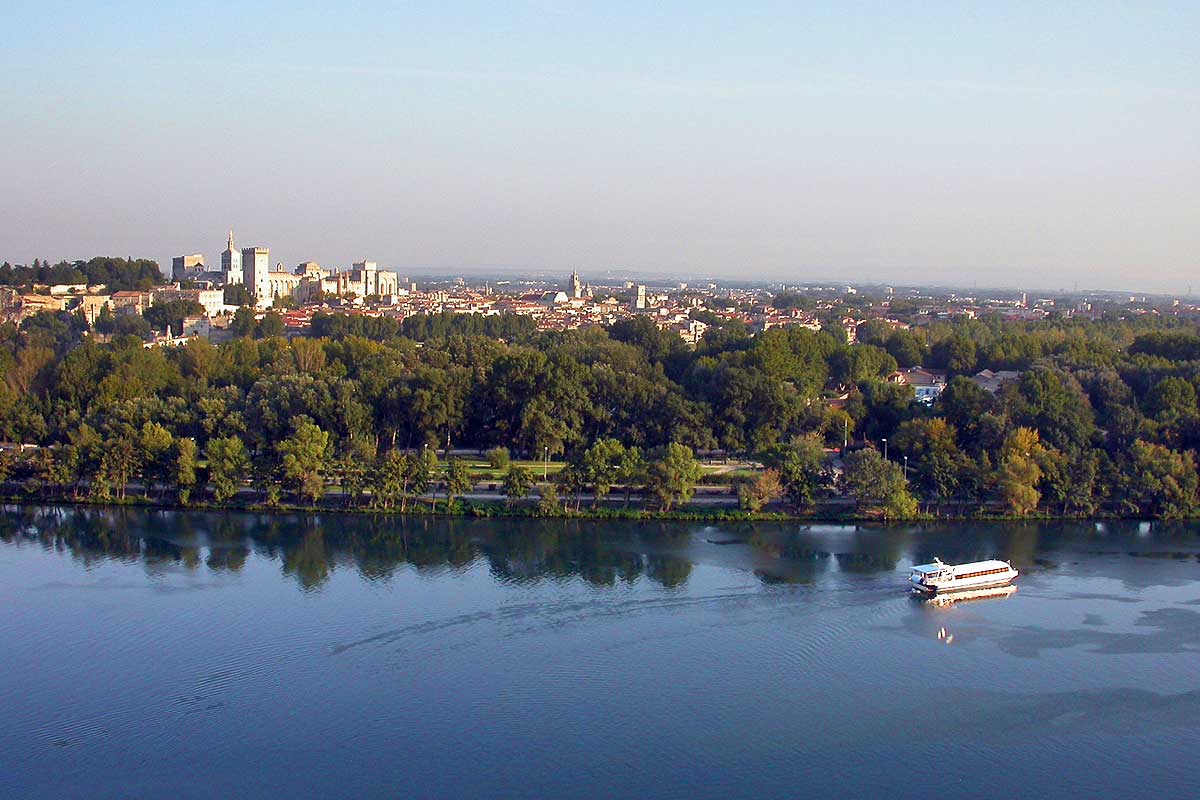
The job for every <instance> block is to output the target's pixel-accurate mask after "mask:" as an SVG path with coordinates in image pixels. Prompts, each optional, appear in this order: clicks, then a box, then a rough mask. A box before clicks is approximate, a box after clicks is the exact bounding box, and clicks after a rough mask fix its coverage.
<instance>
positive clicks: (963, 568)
mask: <svg viewBox="0 0 1200 800" xmlns="http://www.w3.org/2000/svg"><path fill="white" fill-rule="evenodd" d="M1009 566H1010V564H1009V563H1008V562H1007V561H998V560H996V559H994V558H993V559H989V560H987V561H972V562H970V563H969V564H942V563H938V562H935V563H933V564H917V565H915V566H914V567H913V568H912V569H913V572H921V573H930V572H937V571H938V570H939V569H947V568H948V569H952V570H954V574H956V575H958V574H960V573H963V572H982V571H983V570H986V569H1006V568H1008V567H1009Z"/></svg>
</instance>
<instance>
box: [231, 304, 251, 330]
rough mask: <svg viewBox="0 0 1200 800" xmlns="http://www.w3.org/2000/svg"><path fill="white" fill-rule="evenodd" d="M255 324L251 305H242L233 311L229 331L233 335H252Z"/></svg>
mask: <svg viewBox="0 0 1200 800" xmlns="http://www.w3.org/2000/svg"><path fill="white" fill-rule="evenodd" d="M256 326H257V323H256V322H255V320H254V308H253V306H251V305H244V306H241V307H240V308H238V310H237V311H235V312H233V319H232V320H230V322H229V332H230V333H232V334H233V335H234V336H242V337H247V336H253V335H254V330H255V328H256Z"/></svg>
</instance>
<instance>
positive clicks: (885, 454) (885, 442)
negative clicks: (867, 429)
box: [883, 439, 887, 461]
mask: <svg viewBox="0 0 1200 800" xmlns="http://www.w3.org/2000/svg"><path fill="white" fill-rule="evenodd" d="M883 460H884V461H887V439H884V440H883Z"/></svg>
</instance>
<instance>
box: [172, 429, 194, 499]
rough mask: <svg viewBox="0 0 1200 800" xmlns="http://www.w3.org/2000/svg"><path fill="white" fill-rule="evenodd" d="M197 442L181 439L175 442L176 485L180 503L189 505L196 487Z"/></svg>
mask: <svg viewBox="0 0 1200 800" xmlns="http://www.w3.org/2000/svg"><path fill="white" fill-rule="evenodd" d="M196 467H197V459H196V441H195V440H194V439H188V438H183V437H181V438H179V439H176V440H175V464H174V483H175V491H176V492H177V493H178V496H179V502H180V503H182V504H183V505H185V506H186V505H187V504H188V501H189V500H190V499H191V496H192V487H193V486H195V485H196Z"/></svg>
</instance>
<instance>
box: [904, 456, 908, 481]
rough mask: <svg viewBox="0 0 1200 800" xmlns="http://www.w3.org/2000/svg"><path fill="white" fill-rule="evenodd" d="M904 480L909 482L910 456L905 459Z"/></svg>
mask: <svg viewBox="0 0 1200 800" xmlns="http://www.w3.org/2000/svg"><path fill="white" fill-rule="evenodd" d="M904 480H908V456H905V457H904Z"/></svg>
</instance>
